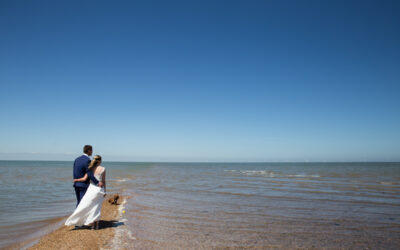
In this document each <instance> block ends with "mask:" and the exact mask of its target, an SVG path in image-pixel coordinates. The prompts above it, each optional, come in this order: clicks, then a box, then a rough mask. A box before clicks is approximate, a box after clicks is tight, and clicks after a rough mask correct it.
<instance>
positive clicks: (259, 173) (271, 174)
mask: <svg viewBox="0 0 400 250" xmlns="http://www.w3.org/2000/svg"><path fill="white" fill-rule="evenodd" d="M224 171H225V172H231V173H239V174H243V175H247V176H264V177H269V178H274V177H279V178H287V177H290V178H293V177H295V178H320V177H321V176H320V175H317V174H311V175H307V174H280V173H275V172H272V171H266V170H224Z"/></svg>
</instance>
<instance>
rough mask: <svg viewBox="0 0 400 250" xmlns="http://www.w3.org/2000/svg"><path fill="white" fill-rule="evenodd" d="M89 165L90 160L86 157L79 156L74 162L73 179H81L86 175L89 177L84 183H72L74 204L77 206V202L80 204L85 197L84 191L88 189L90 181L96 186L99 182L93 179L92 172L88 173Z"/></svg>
mask: <svg viewBox="0 0 400 250" xmlns="http://www.w3.org/2000/svg"><path fill="white" fill-rule="evenodd" d="M89 163H90V158H89V157H88V156H86V155H82V156H79V157H78V158H76V159H75V162H74V179H79V178H82V177H83V176H85V174H86V173H87V174H88V176H89V178H88V179H87V180H86V181H85V182H74V188H75V194H76V200H77V201H78V203H77V204H76V205H77V206H78V204H79V202H81V199H82V197H83V196H84V195H85V193H86V190H87V189H88V187H89V183H90V180H92V181H93V182H94V184H96V185H97V184H98V183H99V181H98V180H97V179H96V178H94V176H93V173H92V171H89V169H88V167H89Z"/></svg>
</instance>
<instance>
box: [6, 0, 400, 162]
mask: <svg viewBox="0 0 400 250" xmlns="http://www.w3.org/2000/svg"><path fill="white" fill-rule="evenodd" d="M399 11H400V3H399V1H367V0H366V1H364V0H363V1H328V0H318V1H308V0H305V1H297V0H296V1H295V0H293V1H287V0H283V1H278V0H264V1H256V0H254V1H223V0H219V1H8V0H3V1H1V2H0V159H3V160H4V159H16V160H28V159H29V160H31V159H35V160H73V159H74V158H75V157H76V156H78V155H79V154H80V153H81V151H82V147H83V145H85V144H91V145H93V147H94V153H95V154H100V155H102V156H103V159H104V160H105V161H107V160H110V161H111V160H112V161H205V162H209V161H241V162H247V161H250V162H252V161H272V162H275V161H277V162H281V161H283V162H285V161H400V98H399V93H400V30H399V27H400V15H399Z"/></svg>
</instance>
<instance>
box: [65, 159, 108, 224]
mask: <svg viewBox="0 0 400 250" xmlns="http://www.w3.org/2000/svg"><path fill="white" fill-rule="evenodd" d="M100 164H101V156H100V155H96V156H95V157H93V160H92V161H91V162H90V164H89V171H92V172H93V175H94V177H95V178H96V179H97V180H98V181H101V182H103V183H104V186H103V187H98V186H96V185H95V184H94V183H92V181H90V185H89V188H88V189H87V191H86V194H85V195H84V196H83V198H82V200H81V202H80V203H79V205H78V207H77V208H76V209H75V211H74V212H73V213H72V215H71V216H70V217H69V218H68V219H67V221H66V222H65V225H66V226H71V225H75V226H83V225H90V224H92V223H93V224H92V229H99V221H100V215H101V205H102V203H103V199H104V196H105V195H106V193H105V192H106V169H105V168H104V167H102V166H100ZM87 178H88V175H87V174H85V176H84V177H82V178H80V179H74V182H76V181H85V180H86V179H87Z"/></svg>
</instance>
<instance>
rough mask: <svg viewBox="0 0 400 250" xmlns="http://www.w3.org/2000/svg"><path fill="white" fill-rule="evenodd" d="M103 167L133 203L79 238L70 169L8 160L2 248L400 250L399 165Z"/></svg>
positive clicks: (108, 209) (107, 214) (111, 209)
mask: <svg viewBox="0 0 400 250" xmlns="http://www.w3.org/2000/svg"><path fill="white" fill-rule="evenodd" d="M104 166H105V167H106V168H107V178H108V185H107V190H109V193H110V194H113V193H119V194H121V195H122V196H123V197H126V198H127V199H126V202H125V203H124V204H123V205H121V206H111V205H109V204H107V203H105V204H103V212H102V217H101V219H102V220H103V224H104V223H105V224H104V225H106V226H105V227H104V228H103V229H101V230H98V231H93V230H71V228H70V227H64V226H62V223H63V222H65V219H66V216H68V215H69V214H71V213H72V211H73V210H74V208H75V202H76V201H75V199H74V197H73V196H74V194H73V189H72V185H71V176H70V175H71V163H70V162H35V161H31V162H5V161H3V162H1V161H0V167H1V168H2V179H0V181H2V182H3V184H4V183H6V182H7V181H8V180H9V179H10V177H9V176H18V175H19V177H18V178H20V179H21V182H20V183H19V185H20V186H16V185H14V186H12V187H10V186H9V185H2V186H0V189H2V190H0V191H1V192H0V196H1V195H3V196H4V195H5V194H6V193H8V194H10V193H11V192H13V194H14V195H13V196H7V197H8V200H9V201H10V202H9V203H1V204H0V211H1V214H0V215H1V217H0V220H1V223H2V224H6V225H7V227H0V237H1V239H2V240H1V242H2V243H7V240H8V239H9V240H14V242H12V244H14V246H15V244H18V243H19V244H23V243H26V238H21V235H27V236H28V235H32V232H33V231H35V232H39V233H40V235H35V237H30V239H31V242H32V239H34V240H35V239H36V240H37V239H38V238H40V241H39V242H37V244H36V245H33V246H29V247H32V248H33V249H56V248H60V249H63V248H73V249H81V248H79V247H81V246H80V245H74V244H78V242H82V243H81V244H82V247H83V248H84V249H100V248H103V249H189V248H190V249H246V248H247V249H399V248H400V238H399V237H398V235H400V215H399V212H398V211H399V210H398V208H399V206H400V163H156V162H155V163H138V162H105V163H104ZM21 169H26V170H25V171H21V173H18V171H20V170H21ZM54 170H57V171H54ZM42 172H46V173H49V174H53V173H54V175H56V176H55V177H54V178H45V179H41V176H43V174H41V173H42ZM64 176H65V177H64ZM57 178H58V179H57ZM24 180H26V182H25V181H24ZM27 187H29V190H31V191H32V190H34V192H27V191H26V190H27ZM19 188H20V189H21V191H18V190H19ZM39 191H40V192H39ZM37 193H41V195H37ZM22 201H23V202H22ZM122 206H123V210H124V211H125V213H123V214H121V209H122ZM12 208H14V210H12ZM118 215H122V217H118ZM43 221H44V222H43ZM105 221H108V222H105ZM110 221H114V222H113V223H111V222H110ZM46 223H47V226H44V224H46ZM25 224H29V225H30V229H29V230H27V229H26V227H25V226H23V225H25ZM51 225H53V226H51ZM57 225H58V226H57ZM112 225H113V226H112ZM49 227H50V229H51V230H49ZM10 230H12V231H13V232H10ZM9 235H14V236H13V238H11V237H10V236H9ZM84 239H90V240H84ZM12 244H8V246H9V245H12ZM2 247H7V246H4V245H3V246H2ZM2 247H0V248H2ZM16 248H19V247H16Z"/></svg>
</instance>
